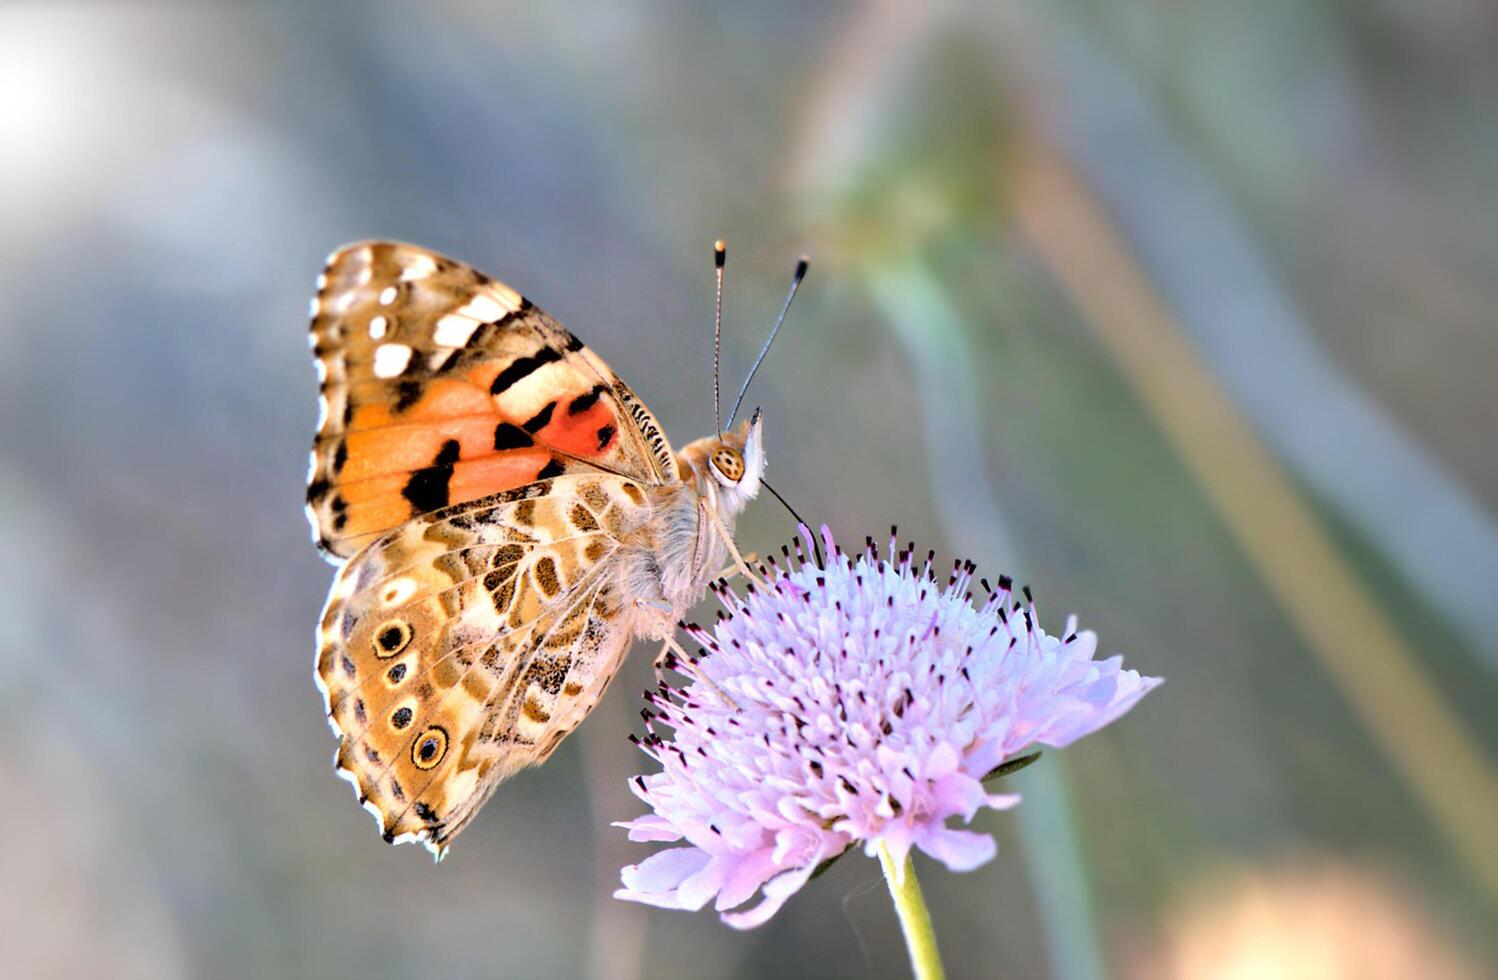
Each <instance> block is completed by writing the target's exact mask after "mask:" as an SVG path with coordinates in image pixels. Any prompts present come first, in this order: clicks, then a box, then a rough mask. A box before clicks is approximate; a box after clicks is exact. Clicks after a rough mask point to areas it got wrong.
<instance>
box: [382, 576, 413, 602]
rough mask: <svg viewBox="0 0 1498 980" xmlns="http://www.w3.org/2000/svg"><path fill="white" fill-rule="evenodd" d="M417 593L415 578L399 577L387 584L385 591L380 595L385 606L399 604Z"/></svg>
mask: <svg viewBox="0 0 1498 980" xmlns="http://www.w3.org/2000/svg"><path fill="white" fill-rule="evenodd" d="M415 594H416V580H415V579H413V578H398V579H396V580H395V581H394V582H391V583H389V584H388V585H386V586H385V591H384V592H383V593H382V594H381V595H380V604H381V605H383V606H385V607H387V608H388V607H390V606H398V605H400V604H401V603H403V602H405V601H406V600H407V599H409V598H411V597H412V596H413V595H415Z"/></svg>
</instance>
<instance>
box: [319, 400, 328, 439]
mask: <svg viewBox="0 0 1498 980" xmlns="http://www.w3.org/2000/svg"><path fill="white" fill-rule="evenodd" d="M327 424H328V398H327V396H326V395H318V396H317V428H318V431H322V428H323V426H325V425H327Z"/></svg>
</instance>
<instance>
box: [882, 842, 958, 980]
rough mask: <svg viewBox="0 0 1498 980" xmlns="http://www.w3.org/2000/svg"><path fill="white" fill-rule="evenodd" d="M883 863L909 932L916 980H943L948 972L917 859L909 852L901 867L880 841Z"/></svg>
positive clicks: (907, 937) (907, 942)
mask: <svg viewBox="0 0 1498 980" xmlns="http://www.w3.org/2000/svg"><path fill="white" fill-rule="evenodd" d="M879 864H880V866H881V867H883V868H884V881H885V883H886V884H888V885H889V894H890V897H891V898H893V899H894V900H895V912H896V914H898V915H899V916H900V930H901V931H902V932H904V933H905V947H906V948H907V949H908V950H910V969H911V971H912V972H914V973H915V976H916V980H941V978H942V977H945V976H946V975H947V974H946V971H945V970H943V969H942V966H941V954H940V953H938V952H937V950H936V933H935V932H933V931H932V929H931V913H930V912H928V911H927V910H926V899H925V896H923V895H922V894H921V883H920V882H919V881H917V880H916V877H915V863H914V862H912V861H911V860H910V855H909V854H908V853H907V854H906V855H905V867H904V868H903V870H902V869H901V868H899V867H897V866H896V865H895V857H894V855H893V854H891V853H890V852H889V848H888V847H886V846H885V844H884V842H883V841H880V842H879Z"/></svg>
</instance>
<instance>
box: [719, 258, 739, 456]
mask: <svg viewBox="0 0 1498 980" xmlns="http://www.w3.org/2000/svg"><path fill="white" fill-rule="evenodd" d="M727 261H728V249H727V247H726V246H724V244H723V242H722V241H721V240H719V241H716V242H713V274H714V275H715V276H716V277H717V280H718V305H717V312H716V313H715V314H714V315H713V422H715V423H716V424H717V426H718V432H719V433H722V431H723V410H722V409H721V408H720V407H719V405H720V404H721V402H720V395H719V393H718V366H719V365H720V364H721V363H722V361H723V263H725V262H727ZM734 408H738V406H737V405H735V406H734Z"/></svg>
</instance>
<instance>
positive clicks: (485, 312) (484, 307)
mask: <svg viewBox="0 0 1498 980" xmlns="http://www.w3.org/2000/svg"><path fill="white" fill-rule="evenodd" d="M519 306H520V304H519V302H516V303H513V304H511V305H509V306H506V305H504V304H502V303H500V302H498V301H497V300H495V299H494V297H492V296H486V295H484V294H483V293H479V294H478V295H477V296H475V297H474V298H473V299H471V300H469V301H468V305H467V306H465V307H463V308H462V309H461V310H459V311H458V312H459V313H461V314H463V315H464V316H470V317H473V318H474V319H475V320H477V321H478V322H480V323H490V322H492V321H494V320H500V319H503V318H504V316H505V314H506V313H510V312H512V311H514V310H516V309H518V308H519Z"/></svg>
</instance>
